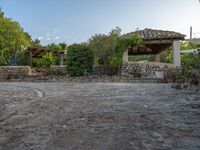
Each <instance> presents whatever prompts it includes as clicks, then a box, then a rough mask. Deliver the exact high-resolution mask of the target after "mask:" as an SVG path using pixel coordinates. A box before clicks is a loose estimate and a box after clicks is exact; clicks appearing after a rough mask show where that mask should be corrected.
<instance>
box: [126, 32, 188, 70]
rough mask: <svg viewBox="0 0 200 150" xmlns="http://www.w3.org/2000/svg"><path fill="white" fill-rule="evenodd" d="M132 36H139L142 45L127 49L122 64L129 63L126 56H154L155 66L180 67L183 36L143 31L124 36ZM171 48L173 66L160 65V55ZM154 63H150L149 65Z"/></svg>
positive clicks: (172, 33) (173, 33)
mask: <svg viewBox="0 0 200 150" xmlns="http://www.w3.org/2000/svg"><path fill="white" fill-rule="evenodd" d="M134 34H138V35H139V37H140V38H141V39H142V40H143V45H137V46H135V47H132V48H130V49H127V50H126V51H125V52H124V55H123V63H130V62H129V60H128V56H130V55H154V62H156V63H155V64H157V65H162V64H163V65H169V66H173V67H180V66H181V56H180V41H181V40H184V39H185V35H183V34H181V33H177V32H174V31H163V30H153V29H144V30H139V31H136V32H132V33H128V34H126V36H131V35H134ZM171 46H172V51H173V52H172V54H173V56H172V57H173V64H167V63H161V62H160V54H161V53H162V52H163V51H166V50H167V49H168V48H169V47H171ZM154 62H151V64H152V63H154ZM131 63H133V62H131ZM149 63H150V62H149Z"/></svg>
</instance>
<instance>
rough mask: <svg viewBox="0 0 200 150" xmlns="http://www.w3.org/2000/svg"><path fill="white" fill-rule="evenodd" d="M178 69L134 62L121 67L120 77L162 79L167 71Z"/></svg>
mask: <svg viewBox="0 0 200 150" xmlns="http://www.w3.org/2000/svg"><path fill="white" fill-rule="evenodd" d="M171 69H172V70H173V69H175V70H176V69H180V68H177V67H174V66H173V64H165V63H152V62H141V63H140V62H135V63H124V64H123V65H122V70H121V76H124V77H129V78H130V77H133V78H159V79H164V76H165V72H166V71H167V70H171Z"/></svg>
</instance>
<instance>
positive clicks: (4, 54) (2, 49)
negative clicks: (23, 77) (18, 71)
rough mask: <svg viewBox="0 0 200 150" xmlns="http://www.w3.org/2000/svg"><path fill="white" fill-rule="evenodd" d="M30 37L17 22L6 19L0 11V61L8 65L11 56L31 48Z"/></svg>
mask: <svg viewBox="0 0 200 150" xmlns="http://www.w3.org/2000/svg"><path fill="white" fill-rule="evenodd" d="M30 43H31V38H30V35H29V34H28V33H26V32H24V30H23V28H22V27H21V26H20V24H19V23H18V22H16V21H13V20H12V19H10V18H6V17H4V13H3V12H2V11H1V10H0V59H1V61H2V60H4V63H5V64H8V62H9V58H10V56H11V55H15V53H16V52H17V51H22V50H25V49H26V48H27V47H28V46H30Z"/></svg>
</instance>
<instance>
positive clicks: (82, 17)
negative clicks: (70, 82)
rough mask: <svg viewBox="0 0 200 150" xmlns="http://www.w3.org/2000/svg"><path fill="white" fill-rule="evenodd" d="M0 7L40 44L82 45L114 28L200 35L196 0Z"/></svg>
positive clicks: (10, 2)
mask: <svg viewBox="0 0 200 150" xmlns="http://www.w3.org/2000/svg"><path fill="white" fill-rule="evenodd" d="M0 7H1V9H2V10H3V11H4V12H5V15H6V16H7V17H9V18H12V19H13V20H16V21H18V22H19V23H20V24H21V25H22V27H23V28H24V30H25V31H27V32H29V33H30V35H31V36H32V38H34V39H35V38H39V39H40V40H41V42H42V43H43V44H47V43H51V42H55V43H58V42H66V43H68V44H70V43H74V42H86V41H87V40H88V39H89V38H90V37H91V36H92V35H94V34H96V33H108V32H109V31H110V30H111V29H112V28H115V27H116V26H119V27H120V28H122V30H123V33H127V32H132V31H135V29H136V28H139V29H144V28H153V29H163V30H174V31H177V32H181V33H183V34H186V35H189V27H190V26H193V32H194V33H196V32H200V3H199V0H165V1H164V0H0ZM194 36H200V33H196V34H194Z"/></svg>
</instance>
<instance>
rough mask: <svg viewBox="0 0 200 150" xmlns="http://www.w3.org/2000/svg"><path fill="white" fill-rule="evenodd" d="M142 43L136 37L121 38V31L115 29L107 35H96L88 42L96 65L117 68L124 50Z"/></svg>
mask: <svg viewBox="0 0 200 150" xmlns="http://www.w3.org/2000/svg"><path fill="white" fill-rule="evenodd" d="M141 43H142V41H141V39H140V38H139V36H138V35H132V36H121V29H120V28H118V27H117V28H115V29H113V30H112V31H111V32H110V33H109V34H108V35H104V34H96V35H95V36H93V37H92V38H90V40H89V44H90V47H91V48H92V49H93V50H94V53H95V62H96V64H100V65H104V66H105V67H106V68H107V67H108V66H113V67H119V66H120V65H121V64H122V56H123V53H124V51H125V50H127V49H129V48H132V47H133V46H135V45H136V44H141Z"/></svg>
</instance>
